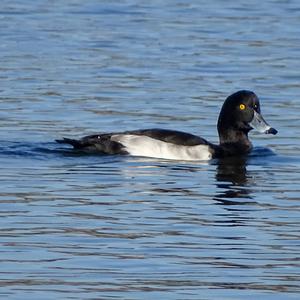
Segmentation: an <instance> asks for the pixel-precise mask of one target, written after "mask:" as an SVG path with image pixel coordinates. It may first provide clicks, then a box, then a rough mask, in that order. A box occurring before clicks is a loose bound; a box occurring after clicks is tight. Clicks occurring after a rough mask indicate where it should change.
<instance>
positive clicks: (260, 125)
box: [250, 111, 277, 134]
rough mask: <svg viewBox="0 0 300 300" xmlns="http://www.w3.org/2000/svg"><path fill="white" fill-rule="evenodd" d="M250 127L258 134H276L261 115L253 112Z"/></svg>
mask: <svg viewBox="0 0 300 300" xmlns="http://www.w3.org/2000/svg"><path fill="white" fill-rule="evenodd" d="M250 126H251V127H252V128H255V129H256V130H257V131H258V132H261V133H266V134H276V133H277V130H276V129H275V128H272V127H271V126H270V125H269V124H268V123H267V122H266V121H265V120H264V118H263V117H262V115H261V114H259V113H257V112H256V111H254V115H253V119H252V121H251V122H250Z"/></svg>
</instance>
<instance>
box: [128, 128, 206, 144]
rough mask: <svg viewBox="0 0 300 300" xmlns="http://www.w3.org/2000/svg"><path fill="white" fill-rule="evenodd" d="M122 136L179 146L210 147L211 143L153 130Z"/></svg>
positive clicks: (180, 134)
mask: <svg viewBox="0 0 300 300" xmlns="http://www.w3.org/2000/svg"><path fill="white" fill-rule="evenodd" d="M123 134H133V135H139V136H147V137H150V138H152V139H156V140H159V141H163V142H166V143H171V144H175V145H181V146H197V145H211V143H209V142H208V141H206V140H205V139H203V138H202V137H200V136H197V135H193V134H190V133H187V132H182V131H176V130H168V129H159V128H153V129H141V130H134V131H126V132H124V133H123Z"/></svg>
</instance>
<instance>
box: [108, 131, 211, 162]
mask: <svg viewBox="0 0 300 300" xmlns="http://www.w3.org/2000/svg"><path fill="white" fill-rule="evenodd" d="M111 140H112V141H116V142H118V143H121V144H122V145H123V146H124V147H125V150H126V151H127V152H128V153H129V154H130V155H134V156H145V157H153V158H163V159H176V160H210V159H211V158H212V154H211V152H210V151H209V147H208V146H207V145H197V146H181V145H176V144H171V143H166V142H163V141H160V140H156V139H153V138H150V137H147V136H139V135H129V134H127V135H123V134H118V135H113V136H112V137H111Z"/></svg>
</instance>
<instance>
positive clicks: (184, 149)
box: [58, 91, 277, 160]
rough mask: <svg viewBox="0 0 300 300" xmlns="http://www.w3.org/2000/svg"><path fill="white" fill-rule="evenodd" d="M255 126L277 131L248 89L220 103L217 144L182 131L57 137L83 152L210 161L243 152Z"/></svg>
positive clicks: (153, 130)
mask: <svg viewBox="0 0 300 300" xmlns="http://www.w3.org/2000/svg"><path fill="white" fill-rule="evenodd" d="M252 126H253V127H254V126H255V127H256V128H258V129H259V130H260V131H262V132H265V133H271V134H276V133H277V131H276V130H275V129H273V128H271V127H270V126H269V125H268V124H267V123H266V122H265V121H264V119H263V118H262V116H261V115H260V108H259V100H258V98H257V96H256V95H255V94H254V93H253V92H250V91H239V92H237V93H235V94H233V95H231V96H229V97H228V98H227V99H226V101H225V102H224V104H223V107H222V109H221V112H220V116H219V120H218V133H219V138H220V144H219V145H214V144H212V143H210V142H208V141H206V140H205V139H203V138H202V137H199V136H196V135H193V134H190V133H185V132H181V131H174V130H166V129H144V130H135V131H125V132H117V133H100V134H96V135H90V136H86V137H83V138H82V139H79V140H75V139H68V138H64V139H63V140H58V142H59V143H67V144H71V145H72V146H73V147H74V148H75V149H79V150H83V151H85V152H93V153H95V152H99V153H105V154H127V155H133V156H144V157H153V158H162V159H175V160H210V159H212V158H220V157H226V156H233V155H241V154H246V153H248V152H250V151H251V149H252V145H251V142H250V141H249V139H248V132H249V131H250V130H251V129H252V128H253V127H252Z"/></svg>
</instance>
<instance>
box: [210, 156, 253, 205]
mask: <svg viewBox="0 0 300 300" xmlns="http://www.w3.org/2000/svg"><path fill="white" fill-rule="evenodd" d="M246 164H247V157H234V158H226V159H221V160H219V162H218V165H217V172H216V181H217V187H218V190H224V192H222V193H220V194H217V195H216V196H215V197H214V199H215V200H217V201H219V202H220V204H224V205H234V204H241V203H240V202H235V201H234V199H235V198H237V199H240V198H242V199H244V200H243V203H244V202H246V199H252V197H251V182H250V181H251V177H250V176H249V174H247V167H246Z"/></svg>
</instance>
